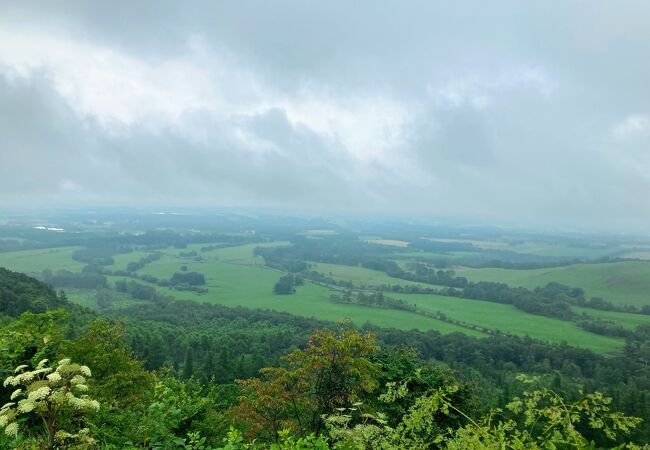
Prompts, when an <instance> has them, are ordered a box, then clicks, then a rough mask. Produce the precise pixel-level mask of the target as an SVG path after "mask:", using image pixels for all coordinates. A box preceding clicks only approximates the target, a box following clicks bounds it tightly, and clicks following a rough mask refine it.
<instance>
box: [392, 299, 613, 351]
mask: <svg viewBox="0 0 650 450" xmlns="http://www.w3.org/2000/svg"><path fill="white" fill-rule="evenodd" d="M389 296H390V297H395V298H401V299H403V300H405V301H407V302H409V303H413V304H416V305H417V306H418V307H419V308H422V309H425V310H428V311H431V312H438V311H439V312H442V313H444V314H445V315H446V316H447V317H450V318H453V319H456V320H461V321H463V322H467V323H472V324H478V325H482V326H485V327H488V328H492V329H498V330H501V331H504V332H507V333H510V334H515V335H518V336H525V335H528V336H530V337H532V338H535V339H539V340H543V341H550V342H562V341H566V342H567V343H570V344H571V345H575V346H577V347H583V348H588V349H590V350H593V351H596V352H612V351H616V350H619V349H620V348H621V347H622V346H623V344H624V341H623V340H622V339H615V338H611V337H607V336H600V335H596V334H593V333H590V332H588V331H585V330H582V329H580V328H578V327H577V326H576V325H575V324H574V323H572V322H566V321H562V320H559V319H553V318H550V317H544V316H538V315H534V314H528V313H526V312H523V311H521V310H519V309H517V308H515V307H514V306H512V305H502V304H499V303H493V302H486V301H481V300H468V299H463V298H457V297H445V296H441V295H426V294H396V293H391V294H389ZM589 311H591V310H589Z"/></svg>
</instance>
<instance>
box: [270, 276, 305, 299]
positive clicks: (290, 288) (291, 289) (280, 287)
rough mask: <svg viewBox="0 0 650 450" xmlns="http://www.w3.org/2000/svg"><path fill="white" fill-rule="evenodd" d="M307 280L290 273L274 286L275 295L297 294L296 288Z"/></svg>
mask: <svg viewBox="0 0 650 450" xmlns="http://www.w3.org/2000/svg"><path fill="white" fill-rule="evenodd" d="M303 284H305V280H303V278H302V277H301V276H299V275H294V274H291V273H288V274H286V275H282V276H281V277H280V279H279V280H278V281H277V282H276V283H275V284H274V285H273V293H274V294H278V295H289V294H295V293H296V286H302V285H303Z"/></svg>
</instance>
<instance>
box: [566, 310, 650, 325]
mask: <svg viewBox="0 0 650 450" xmlns="http://www.w3.org/2000/svg"><path fill="white" fill-rule="evenodd" d="M573 310H574V311H575V312H577V313H578V314H582V313H584V314H586V315H588V316H591V317H600V318H602V319H608V320H613V321H616V322H618V323H619V324H621V325H622V326H623V327H625V328H627V329H628V330H634V329H635V328H636V327H638V326H639V325H650V316H647V315H645V314H630V313H624V312H614V311H599V310H597V309H591V308H580V307H577V306H574V307H573Z"/></svg>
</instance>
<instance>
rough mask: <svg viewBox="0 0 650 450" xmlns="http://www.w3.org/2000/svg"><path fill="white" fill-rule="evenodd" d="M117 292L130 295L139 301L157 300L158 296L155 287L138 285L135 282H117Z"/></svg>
mask: <svg viewBox="0 0 650 450" xmlns="http://www.w3.org/2000/svg"><path fill="white" fill-rule="evenodd" d="M115 290H116V291H117V292H123V293H126V294H129V295H130V296H131V297H133V298H135V299H137V300H155V299H156V296H157V294H156V289H155V288H154V287H151V286H149V285H146V284H142V283H138V282H137V281H134V280H128V281H127V280H117V281H116V282H115Z"/></svg>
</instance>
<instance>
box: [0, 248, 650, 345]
mask: <svg viewBox="0 0 650 450" xmlns="http://www.w3.org/2000/svg"><path fill="white" fill-rule="evenodd" d="M216 244H218V243H213V244H192V245H188V246H187V247H186V248H183V249H178V248H174V247H168V248H166V249H162V250H159V251H160V252H161V253H162V254H163V255H162V257H161V258H160V259H158V260H156V261H153V262H150V263H148V264H146V265H145V266H144V267H143V268H141V269H140V270H138V271H137V272H136V273H137V274H138V275H140V276H144V275H150V276H154V277H156V278H159V279H169V278H171V276H172V275H173V274H174V273H175V272H179V271H181V266H186V268H187V270H188V271H196V272H199V273H202V274H203V275H204V276H205V278H206V285H205V287H206V288H207V289H208V292H207V293H206V294H198V293H195V292H190V291H178V290H174V289H172V288H165V287H160V286H156V285H152V286H154V287H155V288H156V290H157V291H158V292H159V293H162V294H166V295H169V296H172V297H174V298H177V299H182V300H192V301H200V302H208V303H216V304H222V305H225V306H230V307H236V306H243V307H247V308H259V309H270V310H276V311H285V312H289V313H292V314H296V315H301V316H306V317H315V318H318V319H323V320H331V321H340V320H343V319H346V318H349V319H350V320H352V321H353V322H354V323H356V324H359V325H361V324H363V323H366V322H370V323H372V324H374V325H377V326H382V327H394V328H398V329H406V330H408V329H414V328H415V329H420V330H429V329H435V330H438V331H440V332H442V333H451V332H462V333H465V334H469V335H474V336H487V335H486V334H484V333H481V332H478V331H475V330H471V329H468V328H465V327H461V326H458V325H455V324H451V323H448V322H444V321H440V320H436V319H432V318H429V317H425V316H422V315H418V314H415V313H412V312H408V311H398V310H386V309H380V308H372V307H367V306H362V305H354V304H339V303H333V302H331V301H330V300H329V295H330V294H331V290H330V289H329V288H328V287H325V286H321V285H316V284H314V283H311V282H306V283H305V285H304V286H300V287H298V288H297V292H296V294H294V295H287V296H282V295H275V294H273V286H274V284H275V283H276V282H277V280H278V278H279V277H280V276H281V275H282V273H283V272H281V271H278V270H275V269H271V268H269V267H266V266H264V260H263V259H262V258H261V257H258V256H255V255H254V253H253V252H254V249H255V248H256V247H260V246H283V245H288V242H285V241H276V242H268V243H261V244H260V243H253V244H245V245H239V246H230V247H223V248H216V249H211V250H205V251H202V250H201V248H203V247H205V246H208V245H216ZM76 249H77V247H63V248H55V249H45V250H27V251H21V252H11V253H2V254H0V265H2V266H6V267H7V268H9V269H11V270H17V271H22V272H26V273H31V274H38V273H40V272H41V271H42V270H43V269H45V268H51V269H53V270H57V269H67V270H71V271H80V270H81V269H82V268H83V267H84V264H83V263H80V262H77V261H75V260H73V259H72V253H73V252H74V251H75V250H76ZM190 252H196V255H191V256H190V255H188V253H190ZM149 253H150V252H146V251H134V252H132V253H123V254H116V255H114V257H113V260H114V263H113V264H112V265H111V266H107V268H108V269H110V270H125V269H126V266H127V265H128V263H130V262H134V261H138V260H139V259H140V258H142V257H144V256H146V255H148V254H149ZM181 254H184V255H185V256H181ZM616 264H625V267H620V266H616ZM601 266H604V267H607V268H608V270H609V273H610V278H611V277H614V276H615V274H616V273H619V272H623V273H624V274H625V275H626V276H628V277H629V276H636V277H639V278H640V277H641V276H642V274H643V273H645V272H644V270H645V269H649V270H650V264H649V265H647V266H646V265H645V264H644V263H635V262H629V263H612V264H599V265H595V264H591V265H576V266H569V267H560V268H552V269H545V270H538V271H525V270H521V271H515V270H499V269H459V270H458V274H459V275H463V276H468V278H470V279H473V280H478V279H484V277H488V278H487V279H489V280H491V281H504V282H507V283H509V284H512V285H524V286H527V287H534V286H536V285H543V284H545V283H547V282H549V281H558V282H563V283H565V284H569V285H571V286H580V287H584V288H585V289H586V290H587V292H588V293H589V295H601V296H603V297H604V298H607V299H609V298H611V300H612V301H614V300H615V299H614V298H613V297H611V296H605V295H604V294H603V293H599V292H603V290H604V289H607V288H609V289H610V291H608V292H612V291H611V290H612V289H614V292H617V293H618V292H619V290H620V286H619V287H618V290H616V289H617V286H613V285H612V286H599V285H597V284H595V281H597V276H598V272H595V271H594V268H598V269H602V268H603V267H601ZM611 266H613V267H611ZM574 267H578V268H579V270H578V271H577V272H576V273H573V272H572V271H569V270H567V269H571V268H574ZM630 267H632V268H634V270H632V271H631V270H630ZM312 269H313V270H316V271H318V272H320V273H323V274H325V275H328V276H331V277H333V278H335V279H337V280H345V281H351V282H353V283H354V284H355V286H363V285H365V286H379V285H382V284H402V285H404V284H411V285H420V286H423V287H431V285H429V284H423V283H417V282H407V281H404V280H399V279H396V278H392V277H389V276H388V275H386V274H385V273H383V272H380V271H376V270H370V269H366V268H363V267H356V266H346V265H337V264H324V263H314V264H313V265H312ZM563 270H565V271H563ZM574 270H576V269H574ZM524 275H525V276H524ZM107 278H108V280H109V283H110V284H111V285H114V283H115V282H116V281H117V280H121V279H124V277H119V276H108V277H107ZM585 280H587V281H589V282H590V283H591V284H589V283H585ZM138 282H140V283H145V282H144V281H142V280H139V281H138ZM145 284H146V283H145ZM633 286H634V285H633ZM637 286H638V285H637ZM640 286H643V284H641V285H640ZM596 288H598V289H596ZM638 289H641V288H638ZM66 292H67V293H68V297H69V298H70V300H72V301H74V302H75V303H78V304H81V305H84V306H89V307H94V306H95V304H96V303H95V298H94V295H95V294H94V291H92V290H84V289H66ZM636 294H637V295H639V296H640V295H641V293H640V292H637V293H636ZM388 295H389V296H392V297H396V298H401V299H403V300H405V301H408V302H409V303H415V304H416V305H417V306H418V307H420V308H422V309H425V310H428V311H431V312H438V311H440V312H442V313H444V314H445V315H446V316H448V317H449V318H451V319H454V320H459V321H462V322H467V323H469V324H474V325H479V326H484V327H487V328H492V329H499V330H502V331H504V332H507V333H511V334H515V335H521V336H523V335H529V336H531V337H532V338H536V339H540V340H546V341H552V342H560V341H563V340H564V341H567V342H568V343H569V344H571V345H574V346H578V347H583V348H588V349H591V350H594V351H597V352H612V351H616V350H618V349H620V348H621V346H622V344H623V341H622V340H621V339H616V338H612V337H605V336H599V335H595V334H592V333H589V332H587V331H585V330H582V329H579V328H578V327H576V325H575V324H573V323H571V322H565V321H561V320H557V319H552V318H548V317H543V316H536V315H531V314H527V313H524V312H522V311H520V310H517V309H516V308H515V307H513V306H510V305H501V304H497V303H491V302H484V301H475V300H466V299H459V298H452V297H444V296H435V295H409V294H396V293H391V294H388ZM627 295H628V296H629V295H632V296H634V295H635V292H631V293H630V292H628V293H627ZM620 298H621V297H618V298H617V299H616V301H618V302H621V300H620ZM117 300H118V301H117V303H116V304H115V306H116V307H124V306H128V305H130V304H132V303H133V302H132V301H131V300H130V299H129V298H128V297H126V296H123V297H120V298H118V299H117ZM576 311H578V312H583V311H582V310H579V309H576ZM584 312H585V313H587V314H588V315H590V316H593V317H604V318H609V319H612V320H616V321H617V322H620V323H621V324H622V325H623V326H625V327H627V328H629V329H633V328H635V327H636V326H638V325H641V324H647V323H649V322H650V320H649V319H650V317H647V316H640V315H634V314H623V313H608V312H604V311H595V310H591V309H588V310H585V311H584Z"/></svg>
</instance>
